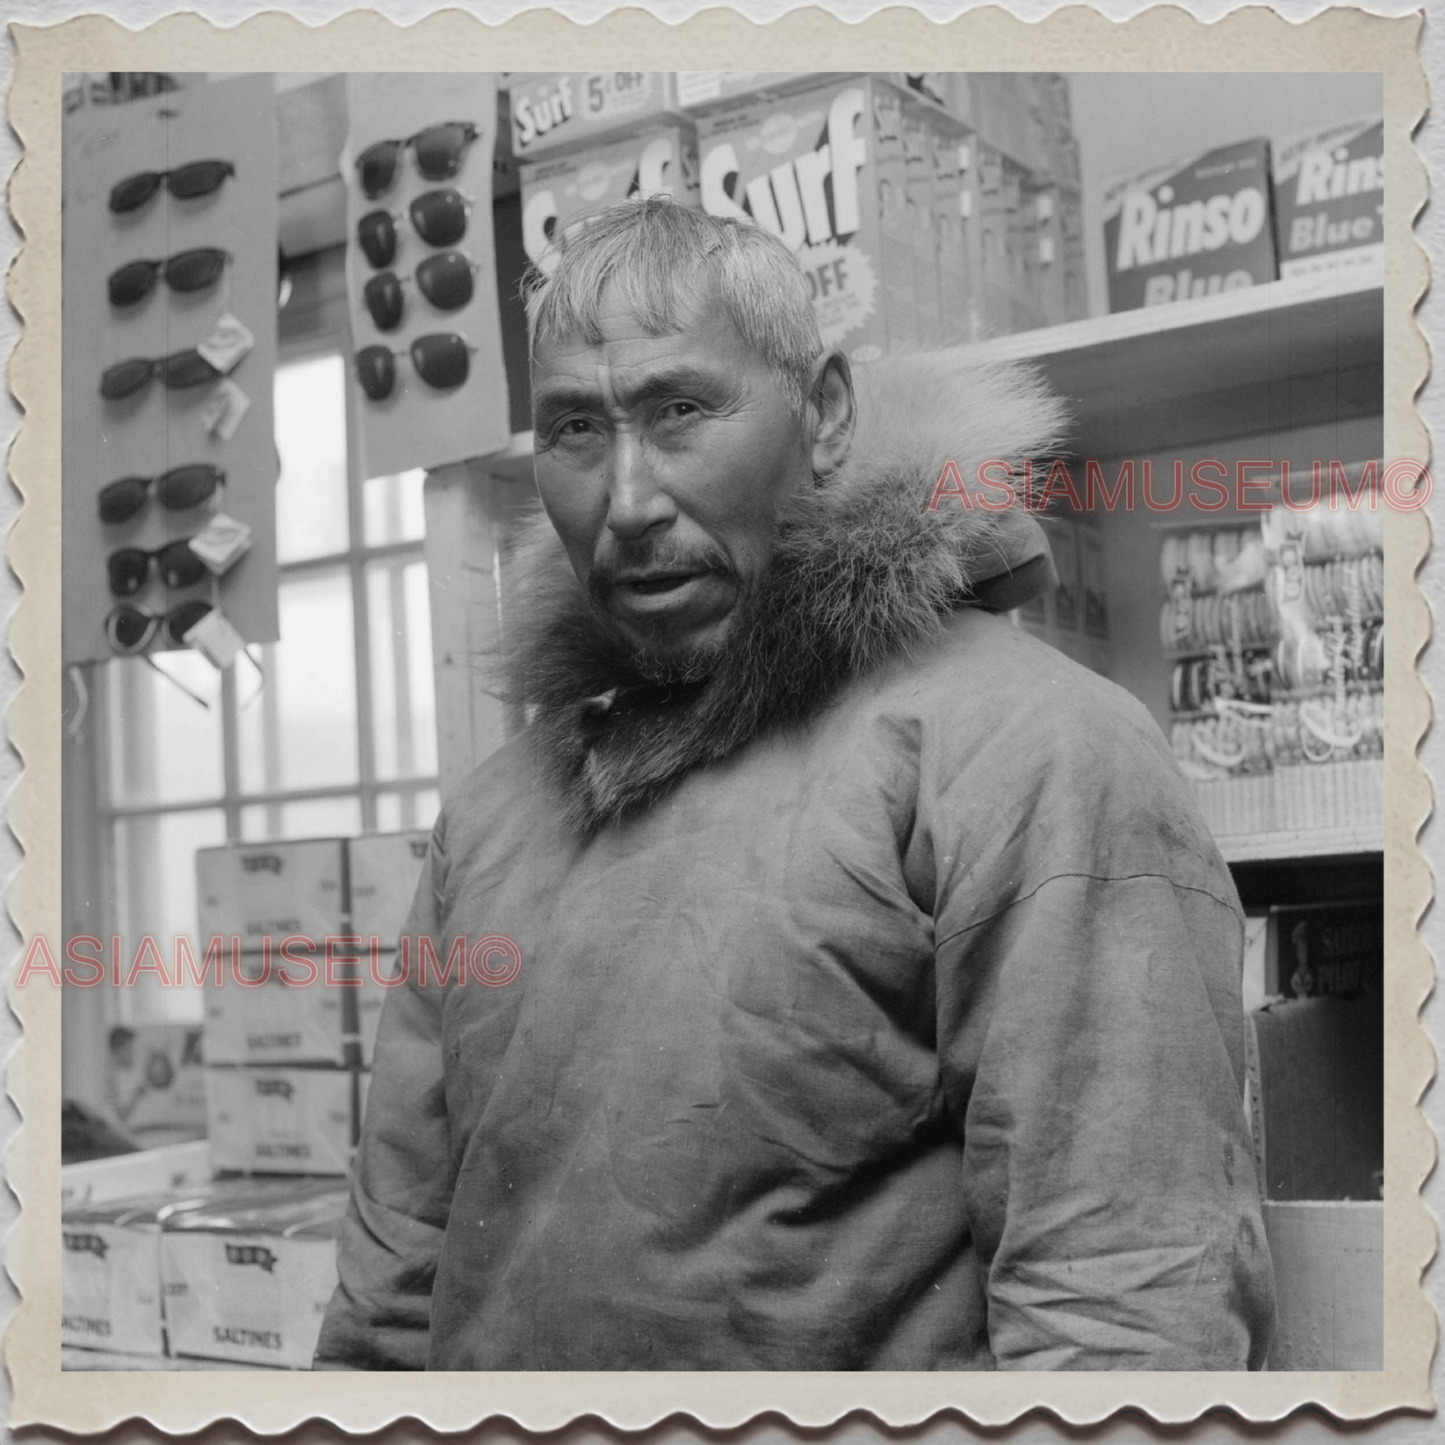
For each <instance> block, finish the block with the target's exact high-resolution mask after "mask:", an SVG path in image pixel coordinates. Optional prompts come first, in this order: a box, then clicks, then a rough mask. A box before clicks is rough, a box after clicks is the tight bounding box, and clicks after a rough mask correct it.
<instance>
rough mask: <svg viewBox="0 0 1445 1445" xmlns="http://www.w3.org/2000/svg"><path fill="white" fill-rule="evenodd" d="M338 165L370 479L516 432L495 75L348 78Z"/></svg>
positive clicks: (435, 462) (448, 458)
mask: <svg viewBox="0 0 1445 1445" xmlns="http://www.w3.org/2000/svg"><path fill="white" fill-rule="evenodd" d="M346 98H347V109H348V113H349V120H350V132H349V135H348V138H347V144H346V148H345V151H344V153H343V154H342V157H341V174H342V177H343V179H344V181H345V183H346V206H347V237H348V240H347V257H346V277H347V288H346V289H347V299H348V304H349V308H350V313H351V334H352V337H353V340H354V343H355V355H354V358H353V364H352V371H351V377H350V385H351V386H352V387H353V388H354V390H355V393H356V404H357V406H358V408H359V410H360V418H361V427H360V433H361V451H362V466H363V467H364V469H365V475H366V476H368V477H371V476H385V475H388V474H390V473H394V472H403V471H408V470H410V469H411V468H413V467H438V466H443V465H445V464H446V463H448V462H460V461H464V460H466V459H467V458H468V457H475V456H483V455H485V454H486V453H488V452H495V451H498V450H500V449H501V448H503V447H505V446H506V445H507V442H508V440H509V438H510V435H511V427H510V419H509V413H508V406H507V378H506V373H505V371H504V369H503V365H502V344H501V317H500V309H499V304H498V299H497V277H496V264H495V248H494V244H493V237H492V214H491V197H492V152H493V150H494V148H495V146H496V139H497V89H496V77H495V76H494V75H491V74H473V75H456V74H452V75H398V74H390V75H350V76H348V77H347V86H346Z"/></svg>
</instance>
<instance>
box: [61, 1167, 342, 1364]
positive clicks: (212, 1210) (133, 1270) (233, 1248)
mask: <svg viewBox="0 0 1445 1445" xmlns="http://www.w3.org/2000/svg"><path fill="white" fill-rule="evenodd" d="M347 1198H348V1195H347V1189H346V1185H345V1182H344V1181H342V1180H339V1179H334V1178H333V1179H314V1178H313V1179H270V1180H258V1179H229V1180H217V1181H211V1182H208V1183H201V1184H196V1185H193V1186H192V1187H190V1188H189V1189H174V1188H172V1189H169V1190H167V1191H165V1192H163V1193H152V1194H143V1195H131V1196H129V1197H127V1198H122V1199H116V1200H107V1201H95V1200H92V1201H91V1202H89V1203H87V1204H84V1205H80V1206H76V1207H74V1208H72V1209H69V1210H67V1211H66V1212H65V1213H64V1214H63V1215H62V1219H61V1241H62V1253H61V1273H60V1282H61V1308H60V1338H61V1344H62V1345H64V1346H79V1347H80V1348H83V1349H87V1350H101V1351H104V1352H105V1353H106V1354H110V1355H124V1356H140V1357H145V1358H148V1359H152V1360H155V1361H156V1362H157V1364H156V1365H155V1366H154V1368H161V1367H162V1365H161V1362H162V1361H163V1360H165V1359H166V1358H170V1357H175V1358H180V1357H191V1358H196V1359H204V1360H223V1361H230V1362H234V1363H237V1364H246V1365H253V1366H254V1365H269V1366H273V1367H279V1368H288V1369H308V1368H309V1367H310V1364H311V1357H312V1354H313V1353H314V1351H315V1348H316V1340H317V1336H318V1335H319V1333H320V1329H321V1320H322V1317H323V1315H324V1314H325V1311H326V1306H327V1303H328V1301H329V1300H330V1298H331V1295H332V1292H333V1291H334V1289H335V1288H336V1237H337V1234H338V1232H339V1230H340V1227H341V1223H342V1220H343V1218H344V1217H345V1213H346V1206H347ZM130 1367H132V1366H128V1368H130Z"/></svg>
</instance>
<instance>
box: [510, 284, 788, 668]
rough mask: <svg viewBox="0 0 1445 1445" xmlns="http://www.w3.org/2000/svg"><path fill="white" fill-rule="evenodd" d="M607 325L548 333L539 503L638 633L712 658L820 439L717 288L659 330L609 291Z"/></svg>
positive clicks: (678, 658) (633, 635)
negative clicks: (675, 324) (551, 338)
mask: <svg viewBox="0 0 1445 1445" xmlns="http://www.w3.org/2000/svg"><path fill="white" fill-rule="evenodd" d="M601 332H602V339H601V341H600V342H598V343H596V344H593V343H592V342H590V341H588V340H586V339H585V338H584V337H582V336H579V335H574V336H572V337H569V338H567V339H566V340H564V341H562V342H559V343H557V344H555V345H543V346H538V347H537V349H536V354H535V357H534V362H533V373H532V395H533V417H534V426H535V437H536V472H537V487H538V490H539V491H540V493H541V497H542V504H543V506H544V507H545V508H546V510H547V514H548V516H549V517H550V518H551V520H552V524H553V525H554V526H555V527H556V529H557V532H558V534H559V535H560V536H561V539H562V543H563V545H564V546H565V547H566V549H567V554H568V557H569V558H570V559H571V562H572V566H573V568H574V569H575V570H576V573H577V576H578V578H579V580H580V581H581V583H582V585H583V587H584V588H585V589H586V590H587V592H588V595H589V596H590V597H591V599H592V602H593V605H594V606H595V607H597V608H598V609H600V611H601V612H602V613H603V614H604V615H605V617H606V618H607V619H608V620H609V621H610V622H611V624H612V625H613V628H614V629H615V631H616V632H617V633H618V634H619V635H620V637H621V639H622V640H623V642H624V643H625V644H626V645H627V646H629V647H630V648H632V649H633V650H634V651H635V652H637V653H639V654H644V655H646V656H648V657H651V658H654V659H657V660H658V661H660V662H662V663H663V664H665V665H674V666H675V665H679V664H685V663H688V662H696V661H697V660H699V659H706V658H707V657H709V656H711V655H714V654H715V653H716V652H717V650H718V649H720V648H721V647H722V646H723V645H724V644H725V643H726V641H727V638H728V636H729V634H730V632H731V630H732V628H733V626H734V625H735V622H736V620H737V618H738V616H739V615H740V612H741V610H742V608H743V607H744V605H745V604H746V602H747V600H748V599H749V598H750V597H751V596H753V595H755V593H756V590H757V588H758V586H759V584H760V583H761V581H762V580H763V578H764V577H765V576H766V573H767V569H768V565H769V559H770V556H771V552H772V545H773V537H774V534H775V529H776V517H777V510H778V506H779V504H780V503H781V502H782V501H783V500H784V499H785V498H786V497H788V496H789V495H790V494H791V493H792V492H793V491H795V490H796V489H798V488H800V487H802V486H805V485H808V484H809V483H810V482H811V480H812V463H811V458H810V451H809V439H808V438H807V437H806V436H805V429H804V426H803V424H802V423H801V422H800V420H799V419H798V417H796V416H795V415H794V414H793V413H792V411H791V409H790V407H789V405H788V402H787V398H786V397H785V396H784V394H783V392H782V390H781V389H780V388H779V386H778V383H777V381H776V379H775V378H774V376H773V373H772V371H771V370H770V369H769V367H768V365H767V363H766V362H765V361H764V360H763V358H762V357H761V356H759V355H758V354H757V353H756V352H755V351H753V350H752V348H751V347H749V346H748V345H747V343H746V342H745V341H744V340H743V338H742V337H741V336H740V335H739V334H738V331H737V328H736V327H735V326H734V325H733V323H732V321H731V319H730V318H729V317H728V315H727V313H726V312H725V311H724V310H723V309H722V307H721V306H720V305H719V304H718V303H717V302H716V301H715V300H713V299H711V298H710V297H702V298H699V299H698V300H697V302H696V303H695V304H694V305H692V306H691V307H689V308H685V309H684V312H683V317H682V330H680V331H678V332H676V333H673V334H669V335H666V336H650V335H648V334H647V332H646V331H644V329H643V328H642V325H641V324H640V323H639V322H638V321H637V319H636V318H635V317H634V316H633V315H632V314H631V313H630V312H629V311H628V310H627V309H626V307H625V306H624V305H622V304H621V303H619V302H618V301H617V299H616V297H615V295H614V294H613V293H612V292H611V291H609V292H608V293H605V294H604V296H603V300H602V306H601Z"/></svg>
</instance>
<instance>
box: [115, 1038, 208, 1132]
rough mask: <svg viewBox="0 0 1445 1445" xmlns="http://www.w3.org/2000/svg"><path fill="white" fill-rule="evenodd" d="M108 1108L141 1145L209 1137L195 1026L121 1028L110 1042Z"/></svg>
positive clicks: (202, 1071) (203, 1078)
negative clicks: (109, 1107) (205, 1135)
mask: <svg viewBox="0 0 1445 1445" xmlns="http://www.w3.org/2000/svg"><path fill="white" fill-rule="evenodd" d="M107 1046H108V1057H107V1059H106V1078H107V1083H108V1087H109V1090H110V1104H111V1108H112V1109H113V1111H114V1113H115V1115H116V1117H117V1118H118V1119H119V1120H120V1121H121V1123H122V1124H124V1125H125V1127H126V1130H127V1132H128V1133H130V1134H131V1135H133V1136H134V1137H135V1139H136V1140H137V1142H139V1143H141V1144H153V1145H154V1144H166V1143H174V1144H179V1143H183V1142H185V1141H186V1140H193V1139H199V1138H201V1137H202V1136H203V1135H204V1134H205V1132H206V1084H205V1069H204V1060H203V1057H202V1054H203V1050H202V1038H201V1030H200V1029H199V1028H197V1027H195V1026H194V1025H192V1024H131V1025H124V1024H117V1025H116V1026H115V1027H113V1028H112V1029H111V1030H110V1031H109V1035H108V1038H107Z"/></svg>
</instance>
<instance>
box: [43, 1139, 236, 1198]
mask: <svg viewBox="0 0 1445 1445" xmlns="http://www.w3.org/2000/svg"><path fill="white" fill-rule="evenodd" d="M212 1172H213V1171H212V1167H211V1146H210V1144H209V1143H208V1142H207V1141H206V1140H205V1139H191V1140H187V1141H186V1142H185V1143H184V1144H162V1145H159V1146H158V1147H156V1148H154V1149H141V1150H138V1151H137V1152H136V1153H134V1154H115V1155H112V1156H111V1157H110V1158H108V1159H85V1160H82V1161H81V1162H79V1163H76V1164H62V1165H61V1166H60V1207H61V1209H62V1210H66V1209H80V1208H82V1207H83V1206H85V1205H91V1204H110V1203H113V1202H114V1201H115V1200H117V1199H135V1198H137V1197H139V1196H140V1195H144V1194H160V1193H163V1192H165V1191H166V1190H178V1189H193V1188H195V1187H196V1186H197V1185H198V1184H202V1183H204V1182H205V1181H206V1180H207V1179H209V1178H210V1177H211V1174H212Z"/></svg>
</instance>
